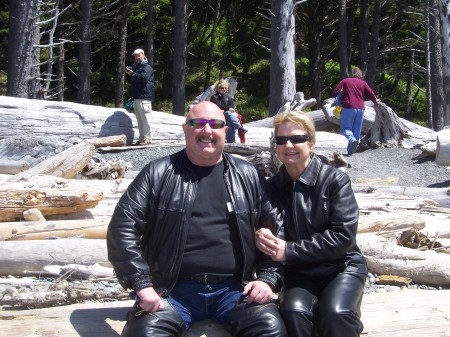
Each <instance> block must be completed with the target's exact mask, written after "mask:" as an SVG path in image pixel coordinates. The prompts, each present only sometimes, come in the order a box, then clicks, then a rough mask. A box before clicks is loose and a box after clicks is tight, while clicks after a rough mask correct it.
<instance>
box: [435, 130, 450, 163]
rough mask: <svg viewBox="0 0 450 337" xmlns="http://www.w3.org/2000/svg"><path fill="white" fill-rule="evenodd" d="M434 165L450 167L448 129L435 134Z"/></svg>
mask: <svg viewBox="0 0 450 337" xmlns="http://www.w3.org/2000/svg"><path fill="white" fill-rule="evenodd" d="M436 164H438V165H443V166H450V129H444V130H442V131H439V132H438V133H437V136H436Z"/></svg>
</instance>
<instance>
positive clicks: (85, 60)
mask: <svg viewBox="0 0 450 337" xmlns="http://www.w3.org/2000/svg"><path fill="white" fill-rule="evenodd" d="M91 22H92V1H91V0H81V26H80V44H79V47H78V48H79V49H78V95H77V101H78V103H81V104H89V103H90V96H91V85H90V77H91Z"/></svg>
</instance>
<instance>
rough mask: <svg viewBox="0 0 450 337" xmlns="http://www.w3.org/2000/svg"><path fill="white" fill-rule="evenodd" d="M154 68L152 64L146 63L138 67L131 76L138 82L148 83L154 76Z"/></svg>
mask: <svg viewBox="0 0 450 337" xmlns="http://www.w3.org/2000/svg"><path fill="white" fill-rule="evenodd" d="M152 73H153V68H152V67H151V66H150V64H148V63H146V64H143V65H141V66H140V67H139V68H136V70H135V71H133V74H132V75H131V78H132V80H133V81H134V82H136V83H147V82H148V81H149V80H150V78H151V77H152Z"/></svg>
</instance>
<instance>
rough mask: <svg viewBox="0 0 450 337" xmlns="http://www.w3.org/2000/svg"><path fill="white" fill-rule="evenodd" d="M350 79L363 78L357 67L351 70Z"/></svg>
mask: <svg viewBox="0 0 450 337" xmlns="http://www.w3.org/2000/svg"><path fill="white" fill-rule="evenodd" d="M352 77H356V78H363V73H362V70H361V69H359V68H358V67H354V68H352Z"/></svg>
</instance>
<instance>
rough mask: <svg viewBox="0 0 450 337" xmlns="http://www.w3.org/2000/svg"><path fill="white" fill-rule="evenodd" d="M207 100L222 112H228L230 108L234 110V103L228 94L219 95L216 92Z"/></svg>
mask: <svg viewBox="0 0 450 337" xmlns="http://www.w3.org/2000/svg"><path fill="white" fill-rule="evenodd" d="M209 100H210V101H211V102H213V103H214V104H216V105H217V106H218V107H219V108H220V109H221V110H223V111H228V110H230V108H233V109H236V102H235V101H234V99H233V97H231V95H230V94H227V93H225V94H220V93H217V92H216V93H215V94H214V95H212V96H211V98H210V99H209Z"/></svg>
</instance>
